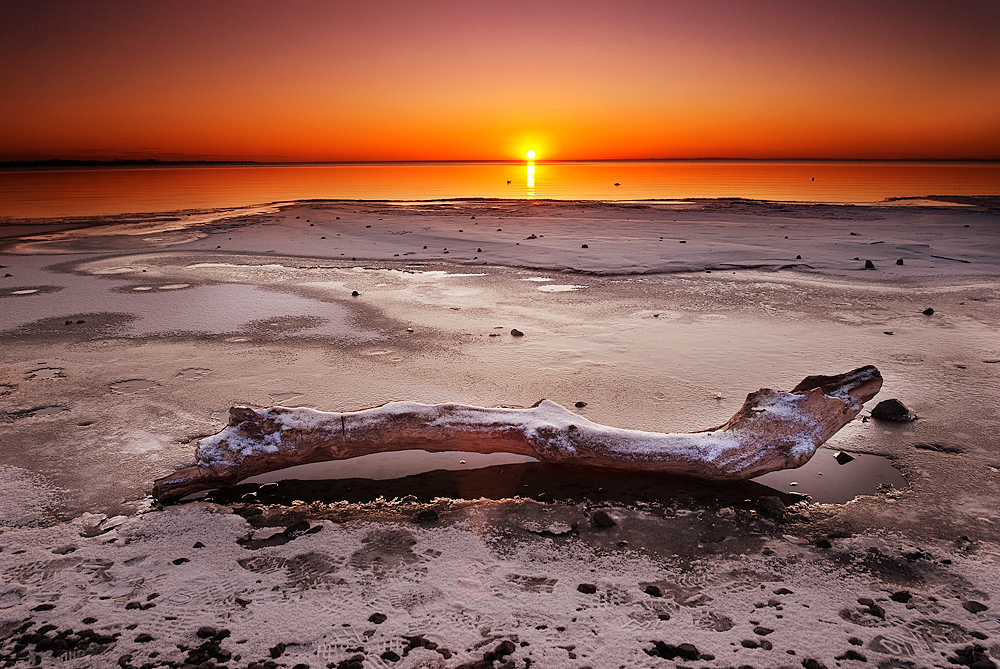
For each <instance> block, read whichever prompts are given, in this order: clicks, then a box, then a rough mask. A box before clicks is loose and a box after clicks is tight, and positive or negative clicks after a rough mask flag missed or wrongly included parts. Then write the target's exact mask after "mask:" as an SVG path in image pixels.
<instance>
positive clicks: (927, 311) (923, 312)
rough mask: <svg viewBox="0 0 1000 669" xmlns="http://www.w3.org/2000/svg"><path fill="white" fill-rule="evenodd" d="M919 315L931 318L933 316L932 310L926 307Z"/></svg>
mask: <svg viewBox="0 0 1000 669" xmlns="http://www.w3.org/2000/svg"><path fill="white" fill-rule="evenodd" d="M920 313H922V314H923V315H924V316H933V315H934V309H932V308H931V307H927V308H926V309H924V310H923V311H921V312H920Z"/></svg>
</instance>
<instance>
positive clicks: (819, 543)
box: [816, 539, 833, 548]
mask: <svg viewBox="0 0 1000 669" xmlns="http://www.w3.org/2000/svg"><path fill="white" fill-rule="evenodd" d="M816 548H833V544H831V543H830V540H829V539H817V540H816Z"/></svg>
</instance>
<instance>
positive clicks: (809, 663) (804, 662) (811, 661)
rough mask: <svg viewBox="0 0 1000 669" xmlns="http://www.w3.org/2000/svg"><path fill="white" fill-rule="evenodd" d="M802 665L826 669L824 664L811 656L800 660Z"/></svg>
mask: <svg viewBox="0 0 1000 669" xmlns="http://www.w3.org/2000/svg"><path fill="white" fill-rule="evenodd" d="M802 666H803V667H804V668H805V669H826V665H825V664H823V663H822V662H820V661H819V660H814V659H813V658H811V657H809V658H806V659H804V660H802Z"/></svg>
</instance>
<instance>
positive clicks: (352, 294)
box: [351, 290, 361, 297]
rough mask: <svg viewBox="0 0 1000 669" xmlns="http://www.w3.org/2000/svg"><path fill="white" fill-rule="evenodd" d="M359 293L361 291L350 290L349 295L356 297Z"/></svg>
mask: <svg viewBox="0 0 1000 669" xmlns="http://www.w3.org/2000/svg"><path fill="white" fill-rule="evenodd" d="M359 295H361V293H359V292H358V291H356V290H352V291H351V297H358V296H359Z"/></svg>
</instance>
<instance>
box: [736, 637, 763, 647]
mask: <svg viewBox="0 0 1000 669" xmlns="http://www.w3.org/2000/svg"><path fill="white" fill-rule="evenodd" d="M740 645H741V646H743V647H744V648H760V644H759V643H757V642H756V641H754V640H753V639H743V641H740Z"/></svg>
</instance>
